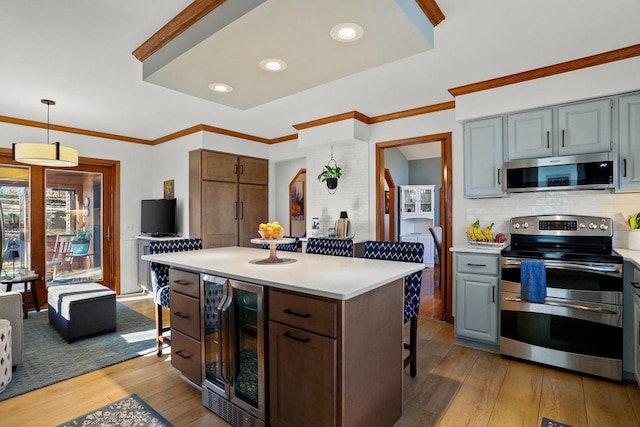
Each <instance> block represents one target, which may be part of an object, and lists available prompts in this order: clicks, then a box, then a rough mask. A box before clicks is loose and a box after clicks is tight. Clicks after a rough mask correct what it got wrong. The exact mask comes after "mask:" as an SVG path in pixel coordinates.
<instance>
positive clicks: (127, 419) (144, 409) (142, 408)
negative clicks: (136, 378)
mask: <svg viewBox="0 0 640 427" xmlns="http://www.w3.org/2000/svg"><path fill="white" fill-rule="evenodd" d="M172 425H173V424H171V423H170V422H169V421H167V420H166V419H165V418H164V417H163V416H162V415H160V414H159V413H158V412H156V410H155V409H153V408H152V407H151V406H149V405H148V404H147V403H146V402H145V401H144V400H142V399H140V397H138V395H136V394H132V395H131V396H129V397H125V398H124V399H120V400H118V401H116V402H113V403H110V404H108V405H106V406H103V407H102V408H100V409H96V410H95V411H93V412H89V413H88V414H85V415H82V416H80V417H78V418H76V419H73V420H71V421H67V422H66V423H63V424H60V425H59V426H58V427H72V426H82V427H93V426H95V427H102V426H110V427H118V426H122V427H124V426H127V427H129V426H136V427H138V426H139V427H163V426H168V427H170V426H172Z"/></svg>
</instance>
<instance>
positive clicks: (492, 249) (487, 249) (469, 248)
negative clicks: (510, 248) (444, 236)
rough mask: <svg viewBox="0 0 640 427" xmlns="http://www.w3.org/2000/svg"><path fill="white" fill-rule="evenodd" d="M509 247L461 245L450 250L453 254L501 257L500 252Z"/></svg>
mask: <svg viewBox="0 0 640 427" xmlns="http://www.w3.org/2000/svg"><path fill="white" fill-rule="evenodd" d="M506 246H507V245H506V244H504V245H500V246H498V245H469V244H466V245H459V246H452V247H450V248H449V250H450V251H451V252H473V253H479V254H496V255H500V251H502V250H503V249H504V248H505V247H506Z"/></svg>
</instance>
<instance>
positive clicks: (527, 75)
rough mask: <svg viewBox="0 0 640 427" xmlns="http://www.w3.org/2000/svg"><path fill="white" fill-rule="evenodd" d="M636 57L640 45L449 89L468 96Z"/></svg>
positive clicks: (638, 53)
mask: <svg viewBox="0 0 640 427" xmlns="http://www.w3.org/2000/svg"><path fill="white" fill-rule="evenodd" d="M636 56H640V44H636V45H633V46H627V47H623V48H622V49H616V50H611V51H608V52H603V53H599V54H596V55H591V56H585V57H583V58H578V59H573V60H571V61H566V62H560V63H558V64H553V65H548V66H546V67H541V68H536V69H533V70H529V71H524V72H521V73H516V74H510V75H507V76H503V77H497V78H495V79H489V80H484V81H481V82H477V83H471V84H468V85H464V86H458V87H454V88H451V89H449V93H450V94H451V95H453V96H454V97H455V96H460V95H468V94H470V93H474V92H480V91H483V90H488V89H495V88H498V87H502V86H508V85H512V84H516V83H522V82H526V81H529V80H535V79H540V78H543V77H549V76H553V75H556V74H562V73H568V72H570V71H576V70H581V69H583V68H589V67H595V66H597V65H603V64H608V63H609V62H615V61H620V60H623V59H629V58H633V57H636Z"/></svg>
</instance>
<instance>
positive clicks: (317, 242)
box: [306, 237, 353, 257]
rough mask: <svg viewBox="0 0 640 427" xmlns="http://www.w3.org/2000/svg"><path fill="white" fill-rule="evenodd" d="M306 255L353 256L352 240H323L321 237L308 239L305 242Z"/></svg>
mask: <svg viewBox="0 0 640 427" xmlns="http://www.w3.org/2000/svg"><path fill="white" fill-rule="evenodd" d="M306 253H308V254H317V255H334V256H346V257H352V256H353V240H351V239H323V238H321V237H309V240H307V250H306Z"/></svg>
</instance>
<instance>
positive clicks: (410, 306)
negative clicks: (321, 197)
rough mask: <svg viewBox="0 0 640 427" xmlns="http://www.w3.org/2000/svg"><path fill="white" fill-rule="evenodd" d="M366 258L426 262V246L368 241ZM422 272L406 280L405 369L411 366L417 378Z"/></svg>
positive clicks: (365, 250)
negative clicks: (406, 353) (406, 352)
mask: <svg viewBox="0 0 640 427" xmlns="http://www.w3.org/2000/svg"><path fill="white" fill-rule="evenodd" d="M364 257H365V258H369V259H379V260H387V261H405V262H418V263H422V262H424V245H423V244H422V243H416V242H391V241H375V240H368V241H366V242H365V243H364ZM421 284H422V270H419V271H417V272H415V273H412V274H410V275H408V276H405V278H404V323H405V324H406V323H407V322H409V343H408V344H407V343H403V347H404V349H405V350H409V355H408V356H407V357H406V358H405V359H404V367H405V368H406V367H407V366H409V365H410V368H409V371H410V373H411V376H412V377H415V376H416V372H417V367H416V361H417V342H418V310H419V308H420V287H421Z"/></svg>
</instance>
